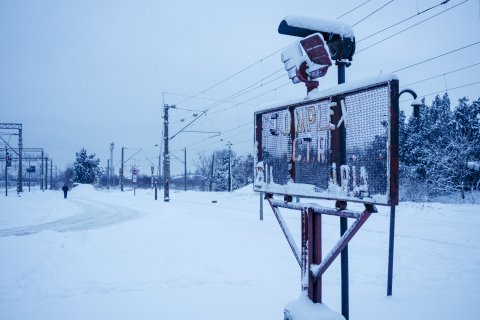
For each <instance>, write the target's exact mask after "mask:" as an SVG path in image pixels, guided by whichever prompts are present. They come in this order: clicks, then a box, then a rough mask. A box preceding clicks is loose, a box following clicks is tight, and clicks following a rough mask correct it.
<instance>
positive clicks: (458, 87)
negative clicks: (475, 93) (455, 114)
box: [400, 81, 480, 102]
mask: <svg viewBox="0 0 480 320" xmlns="http://www.w3.org/2000/svg"><path fill="white" fill-rule="evenodd" d="M477 84H480V81H476V82H471V83H467V84H462V85H460V86H456V87H453V88H448V90H440V91H435V92H430V93H426V94H420V95H419V96H420V97H428V96H432V95H436V94H439V93H443V92H445V93H446V92H448V91H453V90H457V89H461V88H466V87H471V86H474V85H477ZM405 101H409V100H401V101H400V102H405Z"/></svg>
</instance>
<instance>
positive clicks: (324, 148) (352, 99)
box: [254, 79, 398, 205]
mask: <svg viewBox="0 0 480 320" xmlns="http://www.w3.org/2000/svg"><path fill="white" fill-rule="evenodd" d="M338 88H340V90H337V91H336V92H334V94H331V95H326V96H319V97H318V98H315V99H311V100H309V101H302V102H298V103H294V104H286V105H283V106H279V107H275V108H272V109H268V110H264V111H260V112H257V113H255V126H256V129H255V141H256V156H257V157H256V166H255V183H254V189H255V191H261V192H267V193H273V194H284V195H294V196H302V197H313V198H323V199H335V200H345V201H354V202H364V203H374V204H380V205H395V204H397V203H398V101H397V99H396V98H395V97H396V96H397V95H398V80H395V79H390V80H387V81H382V82H376V83H371V82H370V83H369V84H368V85H363V86H358V87H355V88H353V89H352V87H351V85H350V86H347V85H343V86H339V87H338ZM342 88H345V91H342V90H341V89H342Z"/></svg>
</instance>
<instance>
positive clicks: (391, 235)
mask: <svg viewBox="0 0 480 320" xmlns="http://www.w3.org/2000/svg"><path fill="white" fill-rule="evenodd" d="M394 240H395V206H391V207H390V232H389V241H388V281H387V296H391V295H392V286H393V283H392V282H393V281H392V280H393V245H394Z"/></svg>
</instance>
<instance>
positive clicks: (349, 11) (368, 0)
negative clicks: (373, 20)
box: [337, 0, 372, 19]
mask: <svg viewBox="0 0 480 320" xmlns="http://www.w3.org/2000/svg"><path fill="white" fill-rule="evenodd" d="M370 1H372V0H367V1H365V2H363V3H361V4H359V5H358V6H356V7H355V8H353V9H350V10H348V11H347V12H345V13H343V14H341V15H339V16H338V17H337V19H340V18H343V17H344V16H346V15H347V14H349V13H351V12H353V11H355V10H357V9H359V8H360V7H363V6H364V5H366V4H367V3H369V2H370Z"/></svg>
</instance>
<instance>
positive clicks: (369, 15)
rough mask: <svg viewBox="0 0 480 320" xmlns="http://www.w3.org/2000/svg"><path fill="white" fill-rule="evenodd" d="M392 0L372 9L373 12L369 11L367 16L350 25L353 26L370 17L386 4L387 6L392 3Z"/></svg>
mask: <svg viewBox="0 0 480 320" xmlns="http://www.w3.org/2000/svg"><path fill="white" fill-rule="evenodd" d="M392 2H393V0H390V1H389V2H387V3H385V4H384V5H383V6H381V7H380V8H378V9H376V10H374V11H373V12H371V13H370V14H368V15H367V16H365V17H363V18H362V19H360V20H358V21H357V22H355V23H354V24H352V27H355V26H356V25H357V24H359V23H360V22H362V21H364V20H365V19H367V18H369V17H371V16H372V15H374V14H375V13H377V12H378V11H380V10H382V9H383V8H385V7H386V6H388V5H389V4H390V3H392Z"/></svg>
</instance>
